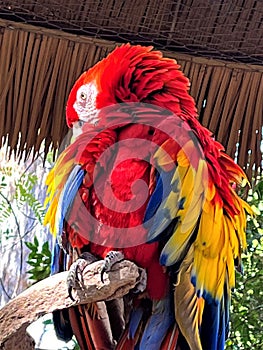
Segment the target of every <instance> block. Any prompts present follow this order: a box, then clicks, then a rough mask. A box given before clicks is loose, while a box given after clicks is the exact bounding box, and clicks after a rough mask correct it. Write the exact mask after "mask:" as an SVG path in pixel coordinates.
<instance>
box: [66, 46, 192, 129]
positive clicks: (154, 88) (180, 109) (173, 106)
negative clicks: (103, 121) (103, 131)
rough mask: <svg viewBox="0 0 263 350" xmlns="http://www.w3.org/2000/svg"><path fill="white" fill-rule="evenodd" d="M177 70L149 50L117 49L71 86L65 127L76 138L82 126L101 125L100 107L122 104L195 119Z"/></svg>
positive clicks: (184, 82)
mask: <svg viewBox="0 0 263 350" xmlns="http://www.w3.org/2000/svg"><path fill="white" fill-rule="evenodd" d="M179 67H180V66H179V65H178V64H177V62H176V61H175V60H174V59H169V58H164V57H163V56H162V54H161V52H159V51H154V50H153V48H152V47H144V46H140V45H136V46H132V45H130V44H125V45H122V46H120V47H117V48H116V49H115V50H113V51H112V52H111V53H110V54H109V55H108V56H107V57H106V58H104V59H103V60H101V61H100V62H98V63H97V64H96V65H95V66H93V67H92V68H90V69H89V70H88V71H86V72H84V73H83V74H82V75H81V76H80V77H79V79H78V80H77V81H76V83H75V84H74V86H73V88H72V90H71V92H70V94H69V98H68V101H67V107H66V119H67V124H68V126H69V127H73V131H74V133H75V135H77V134H79V133H80V132H81V129H82V127H83V125H85V124H87V123H88V124H90V125H96V124H98V123H99V122H100V118H99V112H100V110H101V109H102V108H103V107H106V106H109V105H114V104H118V103H124V102H126V103H128V102H144V103H147V104H154V105H158V106H160V107H164V108H166V109H169V110H171V111H172V112H173V113H175V114H177V115H179V116H188V117H191V118H192V117H196V115H197V112H196V107H195V102H194V100H193V98H192V97H191V96H190V95H189V93H188V90H189V86H190V84H189V80H188V79H187V78H186V77H185V76H184V75H183V73H182V72H181V71H180V70H179Z"/></svg>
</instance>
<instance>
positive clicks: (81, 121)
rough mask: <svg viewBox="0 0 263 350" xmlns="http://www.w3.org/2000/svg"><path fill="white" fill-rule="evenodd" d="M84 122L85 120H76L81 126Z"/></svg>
mask: <svg viewBox="0 0 263 350" xmlns="http://www.w3.org/2000/svg"><path fill="white" fill-rule="evenodd" d="M84 124H85V122H84V121H83V120H79V121H78V125H79V127H80V128H81V127H82V126H83V125H84Z"/></svg>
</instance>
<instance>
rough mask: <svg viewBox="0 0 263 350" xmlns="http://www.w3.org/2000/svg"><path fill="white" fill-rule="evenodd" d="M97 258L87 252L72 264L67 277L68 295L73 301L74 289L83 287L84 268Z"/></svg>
mask: <svg viewBox="0 0 263 350" xmlns="http://www.w3.org/2000/svg"><path fill="white" fill-rule="evenodd" d="M96 260H97V259H96V258H95V257H94V256H93V255H92V254H90V253H89V252H85V253H83V254H81V255H80V257H79V258H78V259H77V260H76V261H74V263H73V264H72V265H71V266H70V268H69V273H68V277H67V287H68V295H69V297H70V299H71V300H72V301H75V299H74V297H73V295H72V291H73V289H81V286H82V283H83V278H82V272H83V270H84V269H85V267H86V266H87V265H89V264H91V263H93V262H94V261H96Z"/></svg>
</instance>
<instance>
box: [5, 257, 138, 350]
mask: <svg viewBox="0 0 263 350" xmlns="http://www.w3.org/2000/svg"><path fill="white" fill-rule="evenodd" d="M102 264H103V261H97V262H95V263H93V264H91V265H88V266H86V267H85V269H84V271H83V273H82V281H81V289H78V290H73V292H72V294H73V296H74V298H75V301H73V300H71V299H70V298H69V295H68V289H67V284H66V280H67V276H68V272H61V273H59V274H56V275H53V276H51V277H48V278H46V279H45V280H43V281H40V282H38V283H36V284H34V285H32V286H31V287H29V288H28V289H27V290H25V291H24V292H23V293H21V294H20V295H18V296H17V297H16V298H15V299H13V300H11V301H10V302H9V303H8V304H6V305H5V306H4V307H3V308H2V309H0V349H4V350H14V349H26V350H29V349H34V342H33V340H32V339H31V338H30V337H29V336H28V335H27V333H26V328H27V326H28V325H30V324H31V323H32V322H33V321H35V320H37V319H38V318H39V317H41V316H43V315H44V314H46V313H49V312H52V311H55V310H59V309H64V308H68V307H71V306H74V305H78V304H86V303H92V302H96V301H99V300H110V299H114V298H116V297H121V296H123V295H125V294H127V293H128V292H129V290H130V289H132V288H134V287H135V285H136V283H137V280H138V278H139V276H140V272H139V268H138V267H137V266H136V265H135V264H134V263H132V262H130V261H127V260H124V261H122V262H119V263H116V264H115V265H114V266H113V268H112V270H111V271H110V272H109V273H105V274H104V283H102V282H101V274H100V272H101V266H102Z"/></svg>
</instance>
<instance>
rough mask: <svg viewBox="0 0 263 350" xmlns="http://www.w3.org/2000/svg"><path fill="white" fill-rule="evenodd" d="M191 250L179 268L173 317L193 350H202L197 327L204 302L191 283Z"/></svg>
mask: <svg viewBox="0 0 263 350" xmlns="http://www.w3.org/2000/svg"><path fill="white" fill-rule="evenodd" d="M192 264H193V248H191V249H190V250H189V252H188V254H187V256H186V258H185V259H184V261H183V262H182V264H181V266H180V271H179V275H178V281H177V283H176V285H175V290H174V305H175V317H176V322H177V323H178V325H179V327H180V330H181V332H182V333H183V335H184V337H185V338H186V340H187V342H188V344H189V346H190V347H191V349H193V350H202V345H201V341H200V335H199V327H200V324H201V320H202V315H203V310H204V300H203V299H202V298H198V297H197V295H196V292H195V288H194V286H193V285H192V283H191V269H192Z"/></svg>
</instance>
